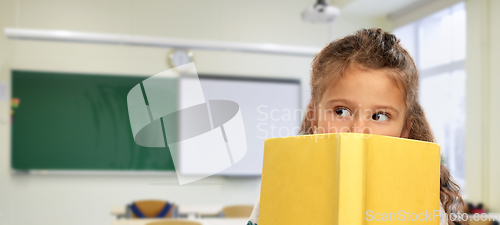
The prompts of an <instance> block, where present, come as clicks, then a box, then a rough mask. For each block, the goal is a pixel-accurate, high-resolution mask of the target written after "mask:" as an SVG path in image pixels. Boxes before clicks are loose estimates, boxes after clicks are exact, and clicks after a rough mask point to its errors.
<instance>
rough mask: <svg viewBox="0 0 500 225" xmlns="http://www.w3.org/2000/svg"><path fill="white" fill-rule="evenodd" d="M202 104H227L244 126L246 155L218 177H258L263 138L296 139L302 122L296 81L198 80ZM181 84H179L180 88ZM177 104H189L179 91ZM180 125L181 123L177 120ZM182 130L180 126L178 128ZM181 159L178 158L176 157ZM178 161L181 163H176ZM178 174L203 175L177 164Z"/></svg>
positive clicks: (264, 79)
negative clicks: (231, 104) (232, 105)
mask: <svg viewBox="0 0 500 225" xmlns="http://www.w3.org/2000/svg"><path fill="white" fill-rule="evenodd" d="M199 79H200V83H201V87H202V89H203V93H204V95H205V100H206V101H209V100H230V101H234V102H236V103H237V104H238V105H239V107H240V110H241V114H242V117H243V123H244V126H245V134H246V142H247V153H246V155H245V156H244V157H243V158H242V159H241V160H240V161H238V162H237V163H235V164H234V165H232V166H231V167H229V168H228V169H225V170H223V171H221V172H219V173H217V174H218V175H227V176H260V175H261V174H262V162H263V153H264V140H265V139H266V138H275V137H286V136H295V135H297V133H298V131H299V129H300V122H301V121H302V116H303V115H302V112H303V110H301V107H300V106H301V101H300V97H301V93H300V92H301V86H300V80H298V79H266V78H242V77H228V76H210V75H200V76H199ZM183 82H192V81H183V80H182V79H181V80H180V83H181V84H180V86H181V87H182V86H183V85H182V83H183ZM180 91H181V93H180V98H179V101H180V102H179V103H180V105H184V104H185V103H187V102H189V99H188V96H189V95H187V94H183V93H182V92H183V91H189V90H182V88H181V90H180ZM181 123H182V120H181ZM179 125H180V127H182V124H179ZM180 157H182V155H181V156H180ZM180 161H182V159H181V160H180ZM176 169H177V170H179V172H180V173H181V174H186V175H193V174H204V173H205V172H206V171H197V170H199V169H197V168H195V167H194V166H193V164H190V163H181V164H180V168H176Z"/></svg>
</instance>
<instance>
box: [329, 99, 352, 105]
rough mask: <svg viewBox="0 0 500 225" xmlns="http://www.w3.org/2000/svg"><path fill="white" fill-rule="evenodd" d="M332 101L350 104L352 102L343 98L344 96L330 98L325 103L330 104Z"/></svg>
mask: <svg viewBox="0 0 500 225" xmlns="http://www.w3.org/2000/svg"><path fill="white" fill-rule="evenodd" d="M332 103H344V104H351V103H352V102H351V101H349V100H347V99H345V98H338V99H330V100H328V101H327V102H326V104H332Z"/></svg>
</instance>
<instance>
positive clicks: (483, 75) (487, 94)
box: [465, 0, 500, 213]
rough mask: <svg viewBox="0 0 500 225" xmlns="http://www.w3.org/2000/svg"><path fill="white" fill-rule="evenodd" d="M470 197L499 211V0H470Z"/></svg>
mask: <svg viewBox="0 0 500 225" xmlns="http://www.w3.org/2000/svg"><path fill="white" fill-rule="evenodd" d="M466 9H467V60H466V69H467V99H466V101H467V112H466V113H467V114H466V118H467V123H466V127H467V136H466V140H465V142H466V143H465V144H466V145H465V151H466V155H465V156H466V185H467V195H468V196H467V198H468V199H469V200H471V201H474V202H484V203H485V204H486V206H488V207H489V208H490V210H491V211H492V212H496V213H499V212H500V163H498V160H499V159H500V143H499V142H498V137H500V118H498V115H499V114H500V102H499V101H498V99H500V90H499V88H498V87H500V64H499V63H498V62H500V39H499V38H498V37H499V36H500V26H499V24H500V1H497V0H468V1H466Z"/></svg>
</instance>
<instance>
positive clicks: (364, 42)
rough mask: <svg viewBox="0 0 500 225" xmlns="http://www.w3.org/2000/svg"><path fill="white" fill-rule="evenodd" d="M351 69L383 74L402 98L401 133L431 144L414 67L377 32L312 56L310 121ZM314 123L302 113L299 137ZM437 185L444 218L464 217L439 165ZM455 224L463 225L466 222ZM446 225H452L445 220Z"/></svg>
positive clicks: (361, 34) (360, 33) (457, 195)
mask: <svg viewBox="0 0 500 225" xmlns="http://www.w3.org/2000/svg"><path fill="white" fill-rule="evenodd" d="M353 68H357V69H368V70H383V71H385V72H386V73H387V74H388V75H389V76H390V77H391V78H392V79H393V80H394V81H395V82H396V84H398V86H399V87H400V88H402V90H403V93H404V94H405V95H406V100H405V103H406V113H405V121H406V122H405V124H404V128H403V129H408V128H409V129H410V132H409V136H408V138H409V139H415V140H421V141H428V142H435V139H434V135H433V133H432V131H431V128H430V126H429V123H428V122H427V119H426V117H425V115H424V111H423V109H422V107H421V106H420V103H419V102H418V72H417V67H416V66H415V63H414V61H413V59H412V58H411V56H410V54H409V53H408V52H407V51H406V50H405V49H404V48H403V47H402V46H401V44H400V41H399V40H398V39H397V38H396V36H394V35H392V34H390V33H387V32H384V31H383V30H381V29H363V30H359V31H358V32H356V33H355V34H353V35H349V36H346V37H344V38H342V39H338V40H335V41H333V42H331V43H329V44H328V45H327V46H326V47H324V48H323V49H322V50H321V51H320V52H319V53H318V54H317V55H316V57H315V58H314V60H313V62H312V72H311V101H310V103H309V106H308V112H309V111H313V112H314V113H313V117H315V115H316V113H315V110H316V109H315V108H316V107H315V106H316V105H317V104H319V102H320V100H321V98H322V96H323V94H324V93H325V90H326V89H327V88H328V85H329V84H331V83H332V82H335V80H337V79H338V78H340V77H342V76H343V75H344V74H345V73H346V71H348V70H350V69H353ZM314 119H315V118H311V116H310V114H309V113H306V114H305V115H304V119H303V121H302V126H301V130H300V132H299V133H300V134H313V133H314V131H313V127H312V126H313V125H312V121H313V120H314ZM408 126H410V127H408ZM440 184H441V188H440V200H441V204H442V205H443V208H444V210H445V212H446V213H447V214H448V215H450V213H464V209H465V204H464V202H463V200H462V197H461V194H460V188H459V186H458V185H457V184H456V183H455V182H454V181H453V180H452V178H451V176H450V173H449V172H448V169H447V168H446V167H445V166H444V165H443V164H441V179H440ZM448 218H449V217H448ZM457 222H459V221H457ZM459 223H461V224H467V221H461V222H459ZM448 224H453V222H452V221H451V220H448Z"/></svg>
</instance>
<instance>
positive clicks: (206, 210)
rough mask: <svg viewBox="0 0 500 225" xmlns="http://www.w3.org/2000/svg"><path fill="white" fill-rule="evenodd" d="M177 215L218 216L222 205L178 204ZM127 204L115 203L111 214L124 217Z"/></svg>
mask: <svg viewBox="0 0 500 225" xmlns="http://www.w3.org/2000/svg"><path fill="white" fill-rule="evenodd" d="M178 207H179V208H178V210H179V215H183V216H184V215H185V216H187V217H188V218H196V217H201V216H218V215H219V213H220V212H221V210H222V208H223V207H224V206H223V205H179V206H178ZM126 211H127V206H125V205H115V206H112V207H111V214H112V215H115V216H116V217H117V218H122V217H125V214H126Z"/></svg>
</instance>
